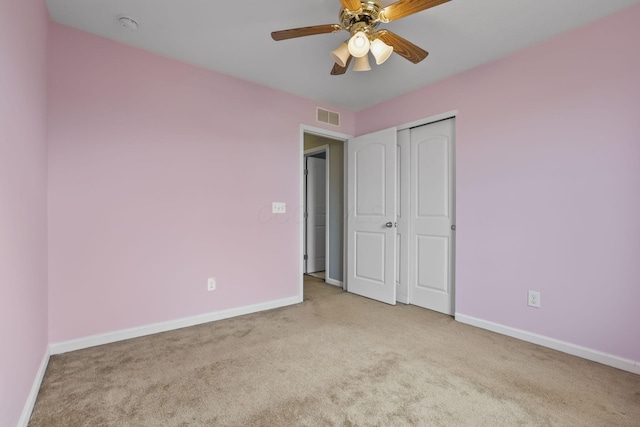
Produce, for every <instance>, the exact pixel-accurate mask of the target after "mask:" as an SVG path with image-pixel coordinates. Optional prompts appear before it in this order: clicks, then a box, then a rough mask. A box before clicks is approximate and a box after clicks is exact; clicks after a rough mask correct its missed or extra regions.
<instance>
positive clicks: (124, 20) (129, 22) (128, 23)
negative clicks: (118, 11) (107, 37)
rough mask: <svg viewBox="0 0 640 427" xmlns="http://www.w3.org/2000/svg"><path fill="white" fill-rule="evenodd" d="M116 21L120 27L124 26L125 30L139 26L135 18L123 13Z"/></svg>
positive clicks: (135, 28)
mask: <svg viewBox="0 0 640 427" xmlns="http://www.w3.org/2000/svg"><path fill="white" fill-rule="evenodd" d="M118 23H119V24H120V26H121V27H122V28H126V29H127V30H137V29H138V26H139V25H138V23H137V22H136V20H135V19H133V18H129V17H128V16H124V15H120V16H118Z"/></svg>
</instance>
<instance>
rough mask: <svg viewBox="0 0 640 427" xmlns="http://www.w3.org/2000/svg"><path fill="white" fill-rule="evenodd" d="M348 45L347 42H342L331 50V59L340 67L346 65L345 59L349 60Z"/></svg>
mask: <svg viewBox="0 0 640 427" xmlns="http://www.w3.org/2000/svg"><path fill="white" fill-rule="evenodd" d="M349 56H351V54H350V53H349V45H348V44H347V42H344V43H342V44H341V45H340V46H338V48H337V49H336V50H334V51H333V52H331V57H332V58H333V61H334V62H335V63H336V64H338V65H339V66H341V67H346V66H347V61H348V60H349Z"/></svg>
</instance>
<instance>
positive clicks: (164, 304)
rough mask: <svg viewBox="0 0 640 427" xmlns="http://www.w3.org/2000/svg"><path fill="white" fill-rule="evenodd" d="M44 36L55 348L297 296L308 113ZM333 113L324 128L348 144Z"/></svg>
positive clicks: (160, 62) (220, 82)
mask: <svg viewBox="0 0 640 427" xmlns="http://www.w3.org/2000/svg"><path fill="white" fill-rule="evenodd" d="M49 36H50V40H51V44H50V49H51V61H50V65H51V69H50V81H49V85H50V99H49V114H50V123H51V125H50V148H49V149H50V152H49V154H50V155H49V185H50V187H49V188H50V193H49V196H50V197H49V203H50V204H49V227H50V235H49V236H50V240H49V261H50V262H49V281H50V335H49V336H50V342H52V343H58V342H63V341H66V340H70V339H75V338H80V337H85V336H89V335H93V334H100V333H105V332H111V331H117V330H121V329H124V328H131V327H136V326H142V325H146V324H151V323H155V322H161V321H167V320H172V319H178V318H183V317H188V316H193V315H198V314H202V313H209V312H214V311H218V310H223V309H229V308H235V307H240V306H245V305H250V304H254V303H261V302H266V301H270V300H277V299H281V298H285V297H293V296H296V295H297V292H298V288H297V286H298V281H299V277H298V245H299V223H298V220H297V219H298V211H297V209H296V207H297V206H298V204H299V200H298V198H299V182H298V174H299V171H298V168H299V166H298V156H299V148H300V146H299V144H300V136H299V132H300V130H299V128H300V124H302V123H305V124H309V125H312V126H317V127H320V125H319V124H317V123H316V122H315V113H316V110H315V107H316V105H317V104H316V103H315V102H313V101H310V100H306V99H302V98H299V97H295V96H292V95H287V94H284V93H282V92H278V91H275V90H271V89H268V88H265V87H263V86H258V85H254V84H251V83H247V82H242V81H240V80H237V79H234V78H231V77H227V76H224V75H220V74H215V73H212V72H209V71H206V70H203V69H199V68H196V67H192V66H189V65H185V64H182V63H179V62H176V61H173V60H169V59H166V58H163V57H160V56H156V55H153V54H150V53H146V52H143V51H140V50H137V49H133V48H130V47H127V46H124V45H121V44H118V43H115V42H111V41H108V40H106V39H102V38H99V37H96V36H93V35H89V34H87V33H83V32H80V31H77V30H73V29H70V28H68V27H64V26H61V25H57V24H52V25H51V30H50V34H49ZM325 107H328V106H325ZM342 113H343V119H344V121H343V126H342V127H341V128H340V129H335V128H332V129H333V130H338V131H340V132H344V133H350V134H352V133H353V131H354V117H355V114H354V113H351V112H346V111H342ZM273 201H281V202H286V203H287V207H288V213H287V214H286V215H283V216H278V217H274V216H273V215H272V214H271V213H270V212H271V202H273ZM207 277H215V278H216V279H217V290H216V291H215V292H207V290H206V282H207Z"/></svg>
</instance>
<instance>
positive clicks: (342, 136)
mask: <svg viewBox="0 0 640 427" xmlns="http://www.w3.org/2000/svg"><path fill="white" fill-rule="evenodd" d="M306 133H308V134H312V135H318V136H324V137H327V138H331V139H335V140H337V141H342V142H343V145H344V148H345V149H346V146H347V144H346V141H347V140H348V139H349V138H352V137H353V135H349V134H346V133H340V132H335V131H331V130H328V129H322V128H317V127H315V126H310V125H304V124H302V125H300V144H299V155H298V159H299V160H298V183H299V184H298V187H299V192H298V211H299V212H298V223H299V224H300V227H299V231H298V232H299V236H300V238H299V239H298V240H299V246H298V302H302V301H303V299H304V135H305V134H306ZM345 169H346V162H345ZM328 175H329V174H327V176H328ZM344 185H346V180H345V182H344ZM344 194H345V197H346V194H347V192H346V189H345V191H344ZM345 203H346V201H345ZM345 206H346V204H345ZM346 231H347V230H346V227H345V229H344V230H343V239H342V240H343V245H344V244H345V243H346V234H344V233H346ZM346 252H347V251H346V250H345V249H344V248H343V251H342V253H343V254H344V257H345V258H346V256H347V253H346ZM343 263H344V267H345V268H346V259H345V260H343ZM345 274H346V273H345V272H343V277H346V276H345ZM346 286H347V281H346V280H343V287H346Z"/></svg>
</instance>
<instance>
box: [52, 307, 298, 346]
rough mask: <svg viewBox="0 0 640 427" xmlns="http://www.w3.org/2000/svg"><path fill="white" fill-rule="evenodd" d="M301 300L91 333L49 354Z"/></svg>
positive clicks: (241, 314) (269, 308) (64, 343)
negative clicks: (97, 333)
mask: <svg viewBox="0 0 640 427" xmlns="http://www.w3.org/2000/svg"><path fill="white" fill-rule="evenodd" d="M300 302H302V301H301V300H300V297H298V296H295V297H290V298H284V299H280V300H275V301H268V302H265V303H260V304H254V305H248V306H244V307H238V308H232V309H228V310H222V311H217V312H213V313H206V314H201V315H198V316H192V317H185V318H182V319H176V320H169V321H167V322H161V323H154V324H151V325H145V326H139V327H136V328H129V329H123V330H120V331H114V332H107V333H105V334H99V335H92V336H89V337H84V338H78V339H75V340H70V341H64V342H61V343H54V344H51V345H50V346H49V352H50V354H52V355H53V354H61V353H66V352H68V351H75V350H81V349H84V348H89V347H95V346H97V345H103V344H109V343H112V342H117V341H123V340H128V339H131V338H138V337H142V336H145V335H152V334H157V333H159V332H166V331H172V330H174V329H181V328H186V327H189V326H195V325H200V324H202V323H208V322H213V321H216V320H222V319H228V318H230V317H236V316H243V315H245V314H251V313H257V312H259V311H265V310H271V309H274V308H280V307H285V306H288V305H293V304H298V303H300Z"/></svg>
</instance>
